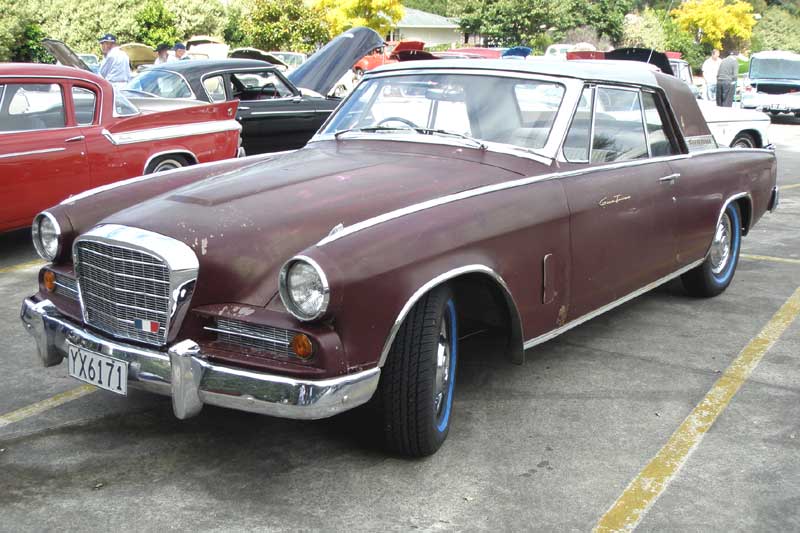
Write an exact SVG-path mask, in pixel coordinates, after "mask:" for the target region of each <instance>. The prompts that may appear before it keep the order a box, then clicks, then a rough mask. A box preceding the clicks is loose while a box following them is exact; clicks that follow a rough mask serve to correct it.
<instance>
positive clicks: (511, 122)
mask: <svg viewBox="0 0 800 533" xmlns="http://www.w3.org/2000/svg"><path fill="white" fill-rule="evenodd" d="M563 95H564V87H563V86H562V85H559V84H557V83H554V82H550V81H542V80H534V79H523V78H508V77H500V76H489V75H474V74H473V75H469V74H417V75H400V76H389V77H383V78H375V79H371V80H367V81H365V82H363V83H361V84H360V85H359V86H358V88H357V89H356V90H355V91H354V92H353V94H352V95H351V96H350V98H349V99H348V100H347V101H346V102H345V103H344V104H343V105H342V107H341V108H340V109H339V110H338V112H337V113H336V114H335V115H334V117H333V118H332V119H331V121H330V123H329V124H328V126H327V127H326V128H325V130H324V131H323V133H328V134H334V133H337V132H340V135H342V133H341V132H342V131H344V130H347V131H349V132H358V133H362V134H365V135H374V136H376V137H377V136H380V135H385V134H386V133H399V134H408V135H409V136H410V135H420V134H442V138H444V137H447V138H448V139H457V138H458V137H462V138H464V139H465V140H467V139H468V140H472V141H473V142H474V140H479V141H485V142H494V143H503V144H510V145H513V146H517V147H521V148H524V149H531V150H536V149H539V148H543V147H544V145H545V144H546V143H547V137H548V136H549V134H550V129H551V128H552V126H553V121H554V120H555V117H556V114H557V112H558V108H559V106H560V105H561V99H562V97H563ZM409 140H411V138H410V139H409ZM415 140H416V139H415Z"/></svg>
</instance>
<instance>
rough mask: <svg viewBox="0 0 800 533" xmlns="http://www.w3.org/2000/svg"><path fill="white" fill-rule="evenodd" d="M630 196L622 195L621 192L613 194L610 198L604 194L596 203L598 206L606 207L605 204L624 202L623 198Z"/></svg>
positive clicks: (626, 198) (628, 198) (627, 198)
mask: <svg viewBox="0 0 800 533" xmlns="http://www.w3.org/2000/svg"><path fill="white" fill-rule="evenodd" d="M630 199H631V197H630V196H623V195H621V194H615V195H614V196H612V197H611V198H609V197H608V196H604V197H603V199H602V200H600V201H599V202H598V203H597V204H598V205H599V206H600V207H606V206H607V205H613V204H618V203H620V202H624V201H625V200H630Z"/></svg>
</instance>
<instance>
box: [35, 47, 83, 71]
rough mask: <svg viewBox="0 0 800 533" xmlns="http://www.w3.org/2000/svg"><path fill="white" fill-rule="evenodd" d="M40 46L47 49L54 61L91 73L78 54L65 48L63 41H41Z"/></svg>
mask: <svg viewBox="0 0 800 533" xmlns="http://www.w3.org/2000/svg"><path fill="white" fill-rule="evenodd" d="M42 46H44V47H45V49H47V51H48V52H50V54H51V55H52V56H53V57H55V58H56V60H57V61H58V62H59V63H61V64H62V65H64V66H67V67H74V68H79V69H82V70H86V71H89V72H92V69H91V68H89V65H87V64H86V63H85V62H84V61H83V59H81V58H80V57H78V54H76V53H75V52H73V51H72V48H70V47H69V46H67V45H66V44H65V43H64V42H63V41H59V40H57V39H43V40H42Z"/></svg>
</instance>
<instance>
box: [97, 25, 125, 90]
mask: <svg viewBox="0 0 800 533" xmlns="http://www.w3.org/2000/svg"><path fill="white" fill-rule="evenodd" d="M100 48H101V49H102V50H103V55H104V56H105V59H103V63H102V64H101V65H100V75H101V76H102V77H104V78H105V79H107V80H108V81H110V82H111V84H112V85H114V87H119V88H123V87H125V86H126V85H127V84H128V82H129V81H130V79H131V60H130V59H129V58H128V55H127V54H126V53H125V52H123V51H122V50H120V49H119V46H117V37H116V36H115V35H112V34H110V33H107V34H105V35H103V36H102V37H101V38H100Z"/></svg>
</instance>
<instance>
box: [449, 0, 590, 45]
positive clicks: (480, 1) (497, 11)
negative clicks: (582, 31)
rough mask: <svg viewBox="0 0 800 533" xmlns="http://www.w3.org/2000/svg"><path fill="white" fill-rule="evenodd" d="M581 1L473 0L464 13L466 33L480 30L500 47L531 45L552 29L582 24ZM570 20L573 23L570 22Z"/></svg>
mask: <svg viewBox="0 0 800 533" xmlns="http://www.w3.org/2000/svg"><path fill="white" fill-rule="evenodd" d="M577 3H578V2H573V0H566V1H563V2H558V1H556V0H485V1H484V0H472V1H470V2H469V3H468V4H467V5H466V6H465V7H464V12H463V14H462V16H461V27H462V29H463V30H464V31H465V32H467V33H480V34H482V35H483V36H484V37H486V38H487V40H488V41H489V43H490V44H493V45H497V46H516V45H531V44H534V45H535V44H536V43H538V42H541V41H542V39H543V36H544V35H546V34H547V33H548V32H549V31H556V32H561V31H562V30H564V29H567V28H570V27H575V26H581V25H582V22H583V21H584V19H583V18H581V16H580V12H579V11H575V10H573V7H576V4H577ZM569 21H572V22H573V23H572V24H570V22H569Z"/></svg>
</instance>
